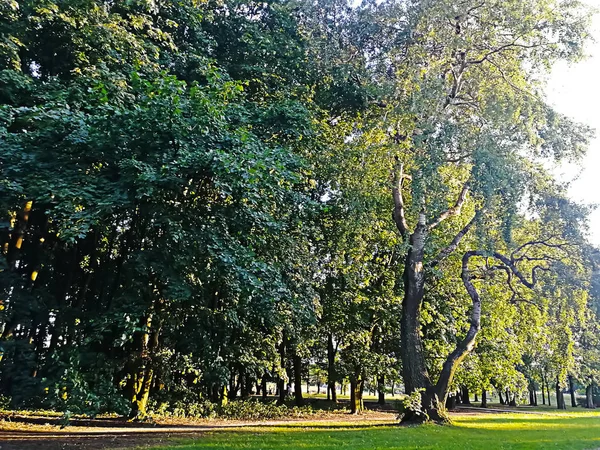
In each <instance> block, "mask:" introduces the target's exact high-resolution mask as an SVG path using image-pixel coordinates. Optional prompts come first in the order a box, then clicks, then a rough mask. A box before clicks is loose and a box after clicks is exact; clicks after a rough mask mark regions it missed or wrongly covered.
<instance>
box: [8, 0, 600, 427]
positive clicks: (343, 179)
mask: <svg viewBox="0 0 600 450" xmlns="http://www.w3.org/2000/svg"><path fill="white" fill-rule="evenodd" d="M354 3H356V2H353V4H352V5H350V4H347V3H346V2H345V1H343V0H319V1H316V2H312V3H307V2H295V1H292V0H269V1H266V2H252V1H246V0H218V1H215V0H177V1H159V0H117V1H106V0H23V1H19V2H16V1H14V0H0V14H1V17H2V20H1V21H0V34H1V39H0V214H1V217H2V218H1V219H0V245H2V257H1V258H0V300H1V303H0V331H1V336H0V345H1V349H0V350H1V352H2V357H1V361H0V394H2V395H4V396H6V397H8V398H10V401H11V403H12V406H13V407H51V408H55V409H60V410H70V411H81V412H87V413H92V414H95V413H98V412H102V411H117V412H121V413H124V414H128V415H130V417H132V418H133V417H140V418H141V417H144V416H145V415H146V414H147V409H148V407H149V405H150V406H151V407H153V408H154V409H155V410H159V411H160V410H164V411H170V412H171V413H173V411H181V410H188V411H186V412H185V413H184V414H191V415H211V414H212V413H213V412H214V411H215V410H216V409H217V408H220V410H221V411H225V413H224V414H227V413H226V411H234V412H235V411H236V408H238V409H239V408H242V409H243V408H244V407H245V406H239V407H234V406H227V400H228V399H231V398H235V397H236V396H241V397H244V398H247V397H248V396H250V395H251V394H252V393H253V392H254V393H257V394H259V393H260V394H262V395H263V396H264V397H266V396H267V393H268V390H269V389H270V388H268V386H274V385H276V386H277V390H278V395H279V403H283V402H284V401H285V396H286V394H287V393H288V384H289V383H292V382H293V384H294V386H295V401H296V403H297V404H298V405H300V404H302V402H303V398H302V390H301V386H302V384H303V383H305V382H306V380H307V379H308V382H309V384H310V383H312V384H318V385H319V389H320V386H321V385H322V384H323V383H327V385H328V389H327V391H328V395H329V396H332V397H333V398H332V399H333V400H334V401H335V399H336V393H337V391H336V385H337V386H339V385H340V384H346V383H348V384H349V385H350V393H351V398H352V402H351V409H352V411H353V412H356V411H358V410H360V409H361V407H362V392H363V390H365V389H367V388H371V389H373V390H374V389H378V390H379V391H380V393H381V395H380V397H381V400H382V401H383V397H384V392H385V390H386V386H387V387H389V386H391V385H394V384H398V382H399V381H400V380H401V382H402V384H403V386H404V388H405V390H406V392H407V393H408V394H410V393H413V396H412V397H411V398H412V399H413V403H415V404H416V405H417V406H415V408H413V409H414V410H418V411H422V414H420V417H431V418H433V419H443V417H444V414H443V410H444V402H445V401H446V399H447V397H448V395H449V393H450V392H451V391H456V390H457V389H458V388H459V387H460V388H461V389H462V390H463V394H464V396H465V397H466V398H467V400H468V390H469V389H471V391H474V390H476V391H477V392H482V393H483V396H484V398H485V392H486V391H490V390H491V389H492V388H494V389H496V390H497V391H498V392H501V393H502V394H503V395H505V396H506V401H507V402H515V401H516V398H517V397H518V396H520V395H522V393H523V392H528V391H529V397H530V398H529V400H530V402H531V403H537V392H539V390H540V389H541V390H542V392H543V393H544V395H546V394H547V395H548V396H549V394H550V392H549V386H550V385H552V386H553V389H554V390H555V392H556V394H557V395H558V399H559V403H560V399H561V398H562V389H563V387H564V386H565V383H566V382H567V381H569V382H570V385H571V388H572V389H573V386H574V383H576V384H577V385H579V386H583V387H586V388H587V391H588V392H587V393H588V397H587V398H588V401H587V405H588V406H593V400H592V397H593V386H594V383H595V381H596V380H597V379H598V371H600V356H599V355H600V347H599V345H600V343H599V342H598V338H597V336H598V333H597V328H598V326H599V323H600V321H599V320H598V314H600V306H599V305H600V298H599V296H600V293H599V292H598V286H597V282H595V280H594V278H593V274H594V272H595V270H597V269H596V268H597V266H598V264H599V262H598V261H599V260H598V257H597V254H596V253H595V251H594V250H593V249H592V247H591V246H590V245H589V244H588V242H587V241H586V229H585V228H586V226H585V223H586V215H587V209H586V208H585V207H582V206H580V205H577V204H575V203H573V202H572V201H570V200H569V199H568V197H567V196H566V194H565V186H562V185H561V184H560V183H558V182H557V181H556V180H554V179H553V178H552V176H551V171H550V170H548V167H550V166H551V165H552V164H560V163H561V162H562V161H565V160H569V161H577V160H579V159H580V158H581V156H582V155H583V154H584V152H585V148H586V145H587V142H588V140H589V138H590V135H591V132H590V130H589V129H587V128H586V127H585V126H582V125H579V124H576V123H573V122H572V121H571V120H569V119H568V118H566V117H563V116H562V115H560V114H559V113H558V112H556V111H554V110H553V109H552V108H551V107H550V106H549V105H547V104H546V103H545V101H544V97H543V81H542V80H543V79H544V74H545V73H546V72H547V70H548V69H549V68H550V67H551V66H552V64H553V63H554V62H556V61H558V60H567V61H576V60H577V59H578V58H580V57H581V55H582V54H583V46H584V44H585V42H586V40H587V38H588V35H587V31H586V30H587V28H586V27H587V22H588V18H589V17H588V15H589V13H588V11H586V10H585V9H584V8H583V7H582V6H581V5H580V4H578V3H577V2H575V1H560V0H529V1H527V2H523V1H520V0H519V1H517V0H511V1H502V2H499V3H495V4H488V3H486V2H478V1H471V0H466V1H464V2H460V3H456V2H451V1H446V0H434V1H405V0H389V1H384V2H373V1H364V2H363V3H361V4H360V5H356V4H354ZM480 329H481V332H480ZM414 393H417V394H414ZM418 393H420V399H421V400H420V405H419V394H418ZM548 398H549V397H548ZM563 403H564V400H563ZM559 406H561V405H559ZM203 408H206V410H204V409H203ZM261 408H262V409H261ZM192 410H193V411H197V413H194V412H190V411H192ZM254 410H256V411H258V410H264V411H265V413H264V414H265V415H269V414H270V415H272V416H273V415H278V414H281V412H278V409H277V407H275V406H268V405H266V406H261V407H260V408H259V407H258V406H256V405H254ZM232 414H234V413H232ZM235 414H237V413H235ZM242 415H243V414H242ZM405 417H406V418H407V419H409V420H410V419H415V417H414V415H413V416H412V417H411V414H410V413H408V414H406V415H405Z"/></svg>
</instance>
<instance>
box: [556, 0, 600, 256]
mask: <svg viewBox="0 0 600 450" xmlns="http://www.w3.org/2000/svg"><path fill="white" fill-rule="evenodd" d="M586 3H588V4H590V5H591V6H593V7H595V8H600V0H587V2H586ZM592 32H593V35H594V38H595V41H596V42H592V43H591V44H590V45H589V46H588V48H587V54H588V55H589V58H588V59H586V60H584V61H582V62H580V63H577V64H574V65H568V64H564V63H561V64H557V65H556V66H555V67H554V69H553V70H552V74H551V76H550V78H549V80H548V86H547V91H546V92H547V95H548V99H549V101H550V103H551V104H552V105H553V106H554V107H555V108H556V109H557V110H558V111H559V112H561V113H563V114H566V115H568V116H569V117H572V118H573V119H575V120H577V121H579V122H583V123H586V124H588V125H590V126H592V127H593V128H595V129H596V139H594V141H593V142H592V143H591V145H590V148H589V150H588V154H587V156H586V158H585V160H584V161H583V167H582V168H581V170H580V171H575V172H574V171H573V170H572V168H569V167H564V168H563V169H562V170H559V178H560V179H562V180H564V181H571V180H572V182H571V185H570V190H569V192H570V194H571V197H572V198H573V199H575V200H578V201H582V202H585V203H588V204H600V15H598V14H597V15H596V16H595V17H594V19H593V28H592ZM590 239H591V241H592V243H593V244H594V245H596V246H600V208H599V209H598V210H596V211H594V212H593V213H592V216H591V220H590Z"/></svg>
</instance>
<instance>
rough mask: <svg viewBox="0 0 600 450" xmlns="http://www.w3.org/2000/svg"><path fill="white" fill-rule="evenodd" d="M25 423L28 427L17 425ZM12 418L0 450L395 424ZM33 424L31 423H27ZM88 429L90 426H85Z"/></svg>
mask: <svg viewBox="0 0 600 450" xmlns="http://www.w3.org/2000/svg"><path fill="white" fill-rule="evenodd" d="M19 419H28V420H26V421H28V422H30V423H23V422H20V421H19ZM31 419H32V418H20V417H14V418H13V420H12V421H7V420H5V421H3V422H0V450H34V449H35V450H63V449H65V450H70V449H86V450H104V449H119V448H133V447H138V446H139V447H147V448H149V447H153V446H156V445H160V444H162V443H166V442H167V441H172V440H173V438H195V437H200V436H201V435H202V434H203V433H206V432H212V431H223V430H228V429H240V428H252V427H277V426H286V427H289V426H298V427H302V426H310V427H312V428H314V427H320V426H322V427H331V426H334V424H340V423H344V427H352V426H357V427H360V426H365V425H392V424H394V423H396V421H395V419H396V414H395V413H393V412H370V413H368V414H365V415H361V416H352V415H348V414H332V415H328V416H326V417H315V418H302V419H286V420H258V421H224V420H212V421H203V422H200V423H187V424H186V423H183V424H155V425H150V424H140V425H137V424H131V423H125V422H122V421H119V422H117V421H110V420H103V421H98V422H97V423H95V424H90V423H88V426H83V425H77V424H76V425H74V426H69V427H67V428H62V429H61V428H60V427H59V426H58V425H52V424H50V423H43V420H40V419H43V418H33V419H36V420H31ZM31 422H34V423H31ZM89 425H91V426H89Z"/></svg>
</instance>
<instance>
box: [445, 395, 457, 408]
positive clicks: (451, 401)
mask: <svg viewBox="0 0 600 450" xmlns="http://www.w3.org/2000/svg"><path fill="white" fill-rule="evenodd" d="M445 406H446V409H447V410H448V411H452V410H454V409H456V395H449V396H448V397H446V404H445Z"/></svg>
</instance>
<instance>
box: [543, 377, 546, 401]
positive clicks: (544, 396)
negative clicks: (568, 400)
mask: <svg viewBox="0 0 600 450" xmlns="http://www.w3.org/2000/svg"><path fill="white" fill-rule="evenodd" d="M545 404H546V391H545V389H544V376H543V374H542V405H545Z"/></svg>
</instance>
